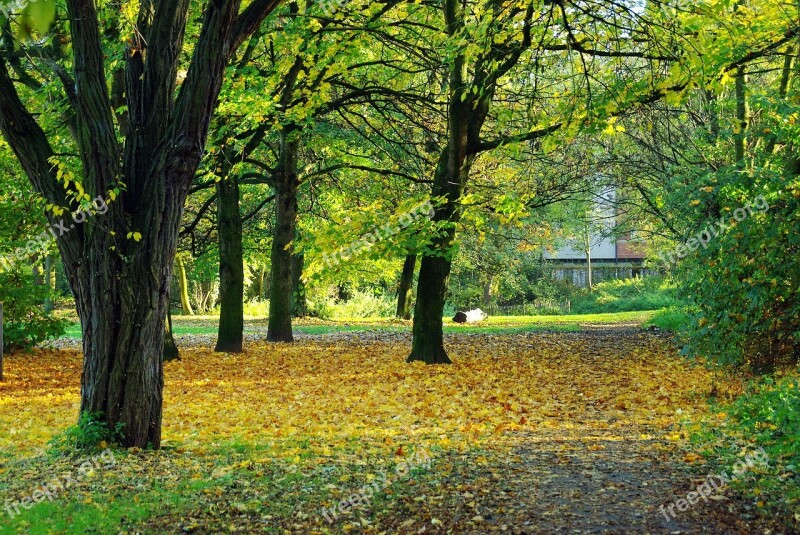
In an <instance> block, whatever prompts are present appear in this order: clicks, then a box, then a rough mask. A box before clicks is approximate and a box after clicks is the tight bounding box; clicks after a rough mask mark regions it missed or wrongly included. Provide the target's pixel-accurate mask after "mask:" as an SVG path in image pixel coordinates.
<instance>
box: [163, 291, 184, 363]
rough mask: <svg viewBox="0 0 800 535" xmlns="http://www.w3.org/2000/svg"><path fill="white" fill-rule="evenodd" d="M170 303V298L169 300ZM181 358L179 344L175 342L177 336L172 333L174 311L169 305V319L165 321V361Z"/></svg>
mask: <svg viewBox="0 0 800 535" xmlns="http://www.w3.org/2000/svg"><path fill="white" fill-rule="evenodd" d="M167 303H169V300H168V301H167ZM178 359H180V353H179V352H178V344H176V343H175V336H174V335H173V333H172V311H171V310H170V307H169V306H167V320H166V321H165V322H164V362H169V361H171V360H178Z"/></svg>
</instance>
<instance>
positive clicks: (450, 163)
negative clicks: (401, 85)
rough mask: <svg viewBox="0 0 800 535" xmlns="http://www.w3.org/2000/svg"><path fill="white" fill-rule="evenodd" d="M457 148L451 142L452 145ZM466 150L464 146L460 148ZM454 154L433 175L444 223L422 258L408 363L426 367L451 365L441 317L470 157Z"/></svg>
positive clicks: (445, 155)
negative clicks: (428, 251) (416, 361)
mask: <svg viewBox="0 0 800 535" xmlns="http://www.w3.org/2000/svg"><path fill="white" fill-rule="evenodd" d="M452 145H454V144H452V143H451V146H452ZM461 149H462V150H463V147H461ZM451 154H452V151H451V150H450V149H445V150H444V151H442V155H441V157H440V159H439V165H438V166H437V170H436V174H435V176H434V181H433V187H432V193H433V194H432V197H434V198H436V197H439V198H440V197H444V198H445V199H446V200H445V203H444V204H443V205H441V206H438V207H437V208H436V213H435V214H434V216H433V220H434V221H436V222H438V223H442V224H444V227H443V229H442V232H441V234H440V235H439V236H437V237H436V238H434V239H433V241H432V243H431V249H432V251H433V253H426V254H424V255H423V256H422V262H421V263H420V269H419V279H418V281H417V301H416V304H415V306H414V327H413V329H412V332H413V341H412V344H411V355H409V357H408V362H413V361H415V360H421V361H423V362H425V363H426V364H450V362H451V361H450V359H449V358H448V356H447V352H446V351H445V349H444V341H443V333H442V327H443V325H442V315H443V314H444V303H445V296H446V293H447V281H448V278H449V276H450V266H451V263H452V257H451V254H452V247H453V240H454V239H455V224H456V223H457V222H458V219H459V213H458V200H459V199H460V198H461V195H462V193H463V190H464V179H465V178H466V176H468V173H469V167H470V164H471V161H472V160H471V158H466V156H465V155H463V152H462V153H461V154H462V157H460V158H453V157H450V155H451Z"/></svg>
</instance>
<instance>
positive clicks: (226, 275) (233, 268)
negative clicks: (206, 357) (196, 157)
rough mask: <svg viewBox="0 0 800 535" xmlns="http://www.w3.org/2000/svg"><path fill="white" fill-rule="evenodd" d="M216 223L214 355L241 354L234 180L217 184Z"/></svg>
mask: <svg viewBox="0 0 800 535" xmlns="http://www.w3.org/2000/svg"><path fill="white" fill-rule="evenodd" d="M217 218H218V221H219V296H220V313H219V331H218V334H217V345H216V347H215V348H214V351H218V352H223V353H241V352H242V339H243V333H244V262H243V259H242V218H241V215H240V214H239V183H238V181H237V179H236V177H234V176H232V175H229V176H228V178H227V179H224V180H220V181H219V182H218V183H217Z"/></svg>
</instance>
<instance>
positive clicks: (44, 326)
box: [0, 270, 67, 351]
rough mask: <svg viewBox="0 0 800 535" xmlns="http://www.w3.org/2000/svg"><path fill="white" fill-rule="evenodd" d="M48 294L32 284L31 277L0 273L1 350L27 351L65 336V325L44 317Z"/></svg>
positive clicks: (52, 318)
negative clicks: (0, 308)
mask: <svg viewBox="0 0 800 535" xmlns="http://www.w3.org/2000/svg"><path fill="white" fill-rule="evenodd" d="M48 292H49V290H48V288H47V287H46V286H43V285H35V284H33V277H32V276H31V275H30V274H25V273H22V272H20V271H17V270H14V271H8V272H0V302H2V303H3V349H4V350H6V351H16V350H24V349H30V348H31V347H33V346H35V345H36V344H38V343H39V342H42V341H44V340H47V339H50V338H55V337H57V336H60V335H61V334H63V333H64V329H65V328H66V326H67V322H65V321H64V320H61V319H58V318H55V317H53V316H51V315H47V314H45V313H44V309H43V305H42V304H43V302H44V299H45V297H46V296H47V295H48Z"/></svg>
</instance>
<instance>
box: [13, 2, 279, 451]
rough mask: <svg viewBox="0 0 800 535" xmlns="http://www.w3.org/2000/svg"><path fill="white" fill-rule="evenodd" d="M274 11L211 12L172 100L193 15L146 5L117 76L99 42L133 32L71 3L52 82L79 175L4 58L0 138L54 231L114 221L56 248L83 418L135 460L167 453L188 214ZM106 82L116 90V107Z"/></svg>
mask: <svg viewBox="0 0 800 535" xmlns="http://www.w3.org/2000/svg"><path fill="white" fill-rule="evenodd" d="M278 1H279V0H255V1H254V2H252V3H251V4H249V5H248V7H246V8H245V9H244V10H242V11H241V12H240V9H239V8H240V2H239V1H238V0H221V1H219V2H211V3H209V4H208V5H207V6H206V7H205V10H204V13H203V17H202V25H201V28H200V30H199V33H198V37H197V40H196V42H194V43H193V45H194V46H193V50H192V53H191V59H190V62H189V65H188V68H186V78H185V79H184V80H183V82H182V84H181V87H180V88H179V89H177V84H178V72H179V71H181V70H182V69H184V68H185V67H186V66H185V65H183V61H182V60H183V57H182V51H183V45H184V38H185V36H186V30H187V26H188V23H189V20H190V19H189V8H190V2H188V1H185V0H183V1H180V2H160V3H155V4H154V3H151V2H142V3H141V5H140V6H139V10H138V13H137V15H136V20H135V22H134V23H133V28H134V31H133V32H132V34H131V35H130V36H126V40H127V44H126V46H125V50H124V51H121V52H122V54H121V55H122V56H123V58H124V59H123V61H122V62H121V63H119V64H118V62H115V61H113V60H112V55H110V54H105V53H104V50H103V45H104V44H106V45H108V47H109V48H110V49H114V48H119V46H120V45H119V44H118V43H116V42H104V35H115V34H116V35H118V34H119V32H118V28H123V27H127V26H126V25H127V24H128V22H127V21H123V20H121V19H120V18H115V17H113V16H112V15H110V14H109V13H104V14H103V15H104V16H103V17H102V18H101V17H100V16H99V14H98V9H97V6H96V4H95V3H94V2H93V1H92V0H67V16H68V25H69V33H70V40H71V45H72V56H71V58H70V60H71V61H69V62H68V61H66V60H64V61H62V62H61V63H59V64H57V68H56V73H57V75H58V76H59V78H60V79H61V81H62V83H63V87H64V94H65V96H66V99H67V101H68V103H69V106H70V107H71V108H72V110H73V112H74V114H75V132H74V133H75V135H74V145H75V147H76V148H77V152H78V153H79V158H77V159H76V161H73V160H69V161H65V162H59V158H60V157H57V156H55V153H54V150H53V148H52V145H51V139H49V138H48V135H47V134H46V133H45V131H44V130H43V129H42V128H41V126H40V125H39V124H38V123H37V121H36V118H35V115H34V113H33V112H32V111H31V110H30V109H28V107H27V106H26V105H25V104H24V103H23V101H22V99H21V98H20V93H19V91H18V88H17V84H15V83H14V82H13V81H12V78H11V76H10V74H9V71H8V59H7V52H5V51H4V52H3V54H2V57H0V130H1V131H2V133H3V136H4V137H5V139H6V141H7V142H8V144H9V145H10V146H11V148H12V150H13V151H14V153H15V154H16V156H17V158H18V159H19V160H20V163H21V165H22V167H23V168H24V170H25V172H26V174H27V176H28V178H29V180H30V182H31V184H32V185H33V187H34V189H35V190H36V191H37V192H38V193H39V194H40V195H42V196H43V197H44V198H45V200H46V202H47V203H48V204H49V205H51V207H55V208H54V209H51V210H50V211H49V212H48V218H49V219H50V222H51V224H53V223H55V222H56V221H58V220H57V215H56V213H55V212H58V211H60V210H62V209H65V208H66V209H72V210H74V209H76V208H78V207H83V208H85V209H87V210H88V209H91V206H90V205H89V203H88V202H87V201H88V200H90V199H93V198H97V197H100V198H103V199H107V201H108V212H107V213H106V214H104V215H103V216H102V217H98V218H95V220H89V221H88V222H85V223H83V224H79V223H78V221H76V222H75V223H76V225H75V227H74V228H72V229H70V231H69V232H66V233H63V234H61V235H60V236H58V238H57V243H58V248H59V251H60V252H61V256H62V258H63V260H64V266H65V270H66V272H67V277H68V279H69V283H70V286H71V288H72V292H73V294H74V296H75V300H76V307H77V311H78V316H79V317H80V319H81V325H82V331H83V349H84V362H85V364H84V372H83V377H82V381H81V412H82V413H86V412H88V413H102V414H103V415H104V416H103V417H104V419H105V422H106V423H107V424H108V426H109V427H110V428H112V429H114V428H115V427H116V426H117V424H123V425H124V439H123V443H124V444H125V445H127V446H140V447H145V446H148V445H151V446H153V447H156V448H157V447H159V446H160V444H161V414H162V389H163V381H164V379H163V367H162V352H163V344H164V328H165V327H164V321H165V318H166V314H167V307H168V287H169V280H170V276H171V271H172V265H173V261H174V257H175V251H176V246H177V236H178V230H179V225H180V219H181V214H182V211H183V206H184V203H185V200H186V196H187V193H188V190H189V186H190V184H191V181H192V179H193V178H194V174H195V171H196V170H197V168H198V165H199V163H200V160H201V158H202V155H203V150H204V145H205V142H206V137H207V134H208V128H209V122H210V120H211V116H212V114H213V112H214V109H215V107H216V104H217V97H218V95H219V91H220V86H221V84H222V80H223V78H224V76H223V74H224V70H225V68H226V67H227V65H228V63H229V62H230V60H231V58H232V56H233V55H234V54H235V53H236V51H237V50H238V48H239V46H240V45H241V44H242V42H243V41H244V40H245V39H246V38H247V37H248V36H249V35H251V34H252V33H253V32H254V31H255V30H256V28H257V27H258V26H259V25H260V24H261V22H262V21H263V20H264V18H265V17H266V16H267V14H269V13H270V11H272V10H273V9H274V8H275V6H276V5H277V3H278ZM105 30H108V32H107V33H106V31H105ZM69 71H72V73H71V74H70V72H69ZM109 74H112V75H114V79H115V80H117V81H118V83H116V84H114V85H113V86H112V87H113V89H114V91H113V93H112V94H110V93H109V90H108V85H109V76H108V75H109ZM120 79H121V80H123V81H124V82H122V83H119V80H120ZM115 102H119V103H120V104H123V105H124V106H125V108H124V109H120V105H116V106H115V105H114V103H115ZM115 110H116V111H117V112H118V114H117V116H116V118H115V115H114V111H115ZM118 136H119V137H118ZM120 138H122V142H120ZM56 162H57V163H60V164H62V165H54V163H56ZM77 166H80V172H74V171H72V170H70V167H72V168H76V167H77Z"/></svg>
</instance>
